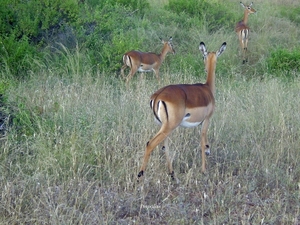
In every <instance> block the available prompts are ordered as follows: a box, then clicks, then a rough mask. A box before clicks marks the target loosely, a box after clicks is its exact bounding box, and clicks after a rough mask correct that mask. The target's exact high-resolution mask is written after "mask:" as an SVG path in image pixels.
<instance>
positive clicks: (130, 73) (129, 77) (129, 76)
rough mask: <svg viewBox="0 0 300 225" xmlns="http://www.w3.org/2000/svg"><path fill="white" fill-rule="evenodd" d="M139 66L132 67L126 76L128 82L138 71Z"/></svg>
mask: <svg viewBox="0 0 300 225" xmlns="http://www.w3.org/2000/svg"><path fill="white" fill-rule="evenodd" d="M136 71H137V68H136V67H131V69H130V72H129V74H128V76H127V78H126V83H128V82H129V80H130V79H131V78H132V77H133V75H134V74H135V73H136Z"/></svg>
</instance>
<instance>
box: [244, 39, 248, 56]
mask: <svg viewBox="0 0 300 225" xmlns="http://www.w3.org/2000/svg"><path fill="white" fill-rule="evenodd" d="M244 50H245V62H248V59H247V51H248V38H246V39H245V47H244Z"/></svg>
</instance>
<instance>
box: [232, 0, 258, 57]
mask: <svg viewBox="0 0 300 225" xmlns="http://www.w3.org/2000/svg"><path fill="white" fill-rule="evenodd" d="M240 4H241V6H242V7H243V8H244V9H245V10H244V18H243V20H241V21H239V22H238V23H237V24H236V26H235V32H236V33H237V35H238V37H239V42H240V46H241V50H242V54H243V63H245V62H247V61H248V59H247V58H246V53H247V50H248V49H247V48H248V39H249V30H250V28H249V27H248V25H247V24H248V16H249V14H252V13H256V11H255V9H253V8H252V5H253V2H251V4H250V5H248V6H245V5H244V4H243V3H242V2H240Z"/></svg>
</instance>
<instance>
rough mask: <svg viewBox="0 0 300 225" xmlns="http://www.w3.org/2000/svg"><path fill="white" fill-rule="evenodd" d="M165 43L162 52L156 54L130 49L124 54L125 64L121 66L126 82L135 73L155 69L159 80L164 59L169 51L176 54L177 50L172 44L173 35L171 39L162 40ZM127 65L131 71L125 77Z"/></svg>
mask: <svg viewBox="0 0 300 225" xmlns="http://www.w3.org/2000/svg"><path fill="white" fill-rule="evenodd" d="M161 41H162V43H163V45H164V46H163V48H162V51H161V53H160V54H156V53H153V52H140V51H134V50H133V51H130V52H127V53H125V54H124V55H123V63H124V65H123V66H122V68H121V75H122V77H123V78H124V79H126V82H128V81H129V80H130V79H131V78H132V77H133V75H134V74H135V73H136V72H137V71H139V72H151V71H154V73H155V75H156V78H157V80H160V78H159V68H160V66H161V64H162V62H163V61H164V59H165V57H166V55H167V53H168V52H171V53H173V54H175V50H174V48H173V44H172V37H170V39H169V41H164V40H161ZM126 67H130V72H129V74H128V76H127V78H125V76H124V69H126Z"/></svg>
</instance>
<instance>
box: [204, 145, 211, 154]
mask: <svg viewBox="0 0 300 225" xmlns="http://www.w3.org/2000/svg"><path fill="white" fill-rule="evenodd" d="M205 155H207V156H208V155H210V148H209V146H208V145H206V149H205Z"/></svg>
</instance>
